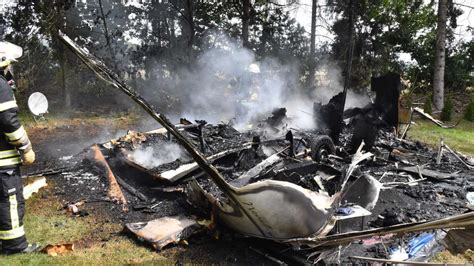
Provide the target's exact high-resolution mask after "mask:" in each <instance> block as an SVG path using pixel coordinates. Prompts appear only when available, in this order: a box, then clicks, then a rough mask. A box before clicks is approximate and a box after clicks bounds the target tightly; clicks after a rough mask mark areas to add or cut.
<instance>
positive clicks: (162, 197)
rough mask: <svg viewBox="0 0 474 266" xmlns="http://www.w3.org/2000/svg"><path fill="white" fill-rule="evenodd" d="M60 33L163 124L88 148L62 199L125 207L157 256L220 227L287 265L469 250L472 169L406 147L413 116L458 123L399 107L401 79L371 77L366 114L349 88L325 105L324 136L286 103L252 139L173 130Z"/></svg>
mask: <svg viewBox="0 0 474 266" xmlns="http://www.w3.org/2000/svg"><path fill="white" fill-rule="evenodd" d="M60 37H61V39H62V40H63V41H64V42H65V44H66V45H67V46H68V47H69V48H71V50H72V51H73V52H74V53H75V54H76V55H78V57H79V58H80V59H81V60H82V61H83V62H84V63H86V65H87V66H88V67H90V68H91V69H92V70H93V71H94V72H95V73H96V74H97V75H98V76H99V77H100V78H102V79H104V80H106V81H107V82H109V83H110V84H112V85H113V86H114V87H115V88H117V89H120V90H122V91H123V92H125V93H126V94H127V95H128V96H130V97H131V98H132V99H133V100H135V101H136V102H137V103H138V104H139V105H140V106H142V107H143V108H144V109H145V110H146V111H147V112H148V113H149V114H150V115H151V116H152V117H153V118H154V119H155V120H156V121H158V122H159V123H160V124H161V125H162V126H163V128H160V129H157V130H154V131H151V132H145V133H138V132H133V131H130V132H129V133H128V134H127V135H126V136H123V137H121V138H119V139H116V140H111V141H109V142H107V143H103V144H100V145H96V146H94V147H92V149H91V151H89V152H88V153H89V154H88V156H86V157H87V159H86V160H84V161H82V162H80V163H79V164H78V165H77V166H76V167H74V171H75V172H74V171H73V172H72V173H71V172H69V173H63V175H65V176H67V179H68V182H70V183H71V184H70V185H69V186H68V187H67V191H65V192H64V193H67V195H68V196H69V197H71V198H74V199H73V200H71V202H72V203H74V200H77V201H79V200H80V199H82V200H83V201H84V200H85V201H88V200H89V201H91V202H93V201H94V199H96V200H97V199H98V200H101V199H102V200H103V199H107V200H110V201H113V202H115V203H117V205H114V206H120V208H117V207H113V208H107V209H106V210H108V211H110V212H114V215H113V216H114V217H115V218H118V220H119V221H121V222H123V223H125V227H126V228H127V230H128V231H130V232H132V233H133V234H134V235H136V236H137V237H138V238H139V239H142V240H144V241H146V242H149V243H150V244H151V245H152V246H153V247H154V248H156V249H158V250H161V249H162V248H164V247H165V246H166V245H168V244H170V243H178V242H180V241H181V240H184V239H187V238H189V237H190V236H192V235H193V234H194V233H197V232H213V231H216V230H218V231H227V232H232V234H234V235H238V236H243V237H246V238H248V239H249V243H251V244H250V248H251V249H252V250H253V251H255V252H256V253H258V254H261V255H262V256H264V257H265V258H267V259H269V260H271V261H273V262H277V263H284V262H287V263H294V262H297V263H303V264H306V263H316V262H326V263H337V262H349V261H359V260H362V261H382V262H383V261H385V262H386V261H405V260H411V261H426V260H429V259H430V257H432V256H433V255H434V254H436V253H437V252H438V251H439V250H441V249H444V248H449V249H452V250H454V251H456V252H462V251H463V250H465V249H466V248H472V243H469V240H471V241H472V238H469V237H468V238H467V239H466V238H465V237H466V236H469V234H472V231H470V230H469V229H468V228H469V227H471V228H472V226H473V224H474V212H472V211H471V208H472V201H473V199H472V198H473V196H472V193H473V192H472V190H473V179H472V176H473V173H474V171H473V169H474V164H473V163H472V160H471V159H470V158H468V157H466V156H463V155H462V154H459V153H457V152H455V151H453V150H452V149H450V148H449V146H447V145H446V144H444V143H442V142H440V145H439V148H438V149H436V150H432V149H429V148H428V147H426V146H425V145H423V144H420V143H418V142H413V141H409V140H406V139H405V136H406V133H407V131H408V129H409V126H410V125H411V122H412V121H411V119H412V117H413V114H414V113H416V114H418V115H422V116H424V117H425V118H427V119H430V120H431V121H433V122H434V123H436V124H438V125H439V126H440V127H450V126H447V125H444V124H442V123H441V122H440V121H438V120H436V119H434V118H432V117H430V116H429V115H427V114H425V113H423V112H422V111H421V110H420V109H417V108H415V109H413V110H402V109H401V108H399V95H400V78H399V76H398V75H395V74H389V75H386V76H383V77H379V78H374V79H373V80H372V86H371V88H372V90H373V91H375V93H376V97H375V100H374V101H373V103H371V104H369V105H368V106H365V107H361V108H353V109H349V110H345V111H343V110H344V102H345V99H344V97H345V95H344V94H343V93H341V94H338V95H336V96H334V97H333V98H332V99H331V100H330V101H329V103H326V104H321V103H316V104H315V105H314V106H313V109H314V117H315V122H316V125H317V126H318V128H317V129H315V130H298V129H294V128H291V127H289V126H288V125H289V124H291V123H290V121H289V119H290V118H288V117H286V109H284V108H278V109H275V111H274V112H273V113H272V114H269V115H267V117H268V118H266V119H261V120H260V121H258V123H254V124H257V126H255V127H254V128H253V129H251V130H248V131H245V132H241V131H238V130H236V129H235V128H233V127H232V126H231V125H229V124H218V125H211V124H208V123H206V122H205V121H195V122H191V121H188V120H186V119H182V120H181V121H180V122H179V123H178V124H176V125H173V124H171V123H170V122H169V120H168V119H167V118H166V117H165V116H164V115H163V114H160V113H159V112H157V111H156V110H155V109H154V108H153V107H152V106H150V105H149V104H148V103H147V102H146V100H145V99H143V98H142V97H141V96H140V95H138V94H137V93H136V92H134V91H133V90H132V89H131V88H130V87H128V86H127V85H126V84H125V83H124V82H122V81H121V80H119V79H118V78H117V77H116V76H115V75H114V74H113V73H112V72H111V71H110V70H109V69H107V68H106V67H105V65H104V64H103V63H102V62H100V61H99V60H98V59H96V58H95V57H93V56H92V55H91V54H89V53H88V52H87V51H86V50H84V49H81V48H80V47H78V46H77V45H76V44H75V43H74V42H73V41H71V40H70V39H69V38H67V36H64V35H62V34H60ZM346 122H347V123H346ZM91 166H92V167H91ZM92 169H95V170H94V171H92ZM90 172H93V173H95V174H90ZM99 176H104V177H107V178H106V180H107V181H105V180H104V179H103V178H102V179H100V178H98V177H99ZM82 177H84V178H87V179H86V180H84V178H82ZM78 183H80V184H81V185H76V186H75V185H74V184H78ZM88 197H89V198H88ZM73 205H74V204H73ZM471 230H472V229H471ZM206 236H207V235H206V234H204V237H206ZM201 237H202V234H201ZM463 237H464V239H463ZM209 241H212V240H211V238H210V237H209ZM453 243H457V244H456V245H454V244H453ZM460 243H463V244H460ZM191 245H192V243H191Z"/></svg>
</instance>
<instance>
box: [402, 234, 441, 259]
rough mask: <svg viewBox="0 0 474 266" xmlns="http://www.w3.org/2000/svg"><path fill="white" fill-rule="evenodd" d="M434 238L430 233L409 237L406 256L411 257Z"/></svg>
mask: <svg viewBox="0 0 474 266" xmlns="http://www.w3.org/2000/svg"><path fill="white" fill-rule="evenodd" d="M433 238H434V234H432V233H423V234H421V235H419V236H418V237H415V238H413V239H411V240H410V241H409V242H408V249H407V251H408V257H410V258H412V257H414V256H415V255H416V253H418V251H420V250H421V249H422V248H423V247H424V246H425V245H427V244H428V243H430V242H431V241H432V240H433Z"/></svg>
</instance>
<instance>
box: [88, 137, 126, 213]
mask: <svg viewBox="0 0 474 266" xmlns="http://www.w3.org/2000/svg"><path fill="white" fill-rule="evenodd" d="M91 153H92V154H91V155H92V156H91V157H92V159H93V162H94V163H95V164H96V165H97V166H98V167H99V169H100V171H101V172H103V174H104V175H105V176H106V177H107V181H108V183H109V189H108V191H107V196H108V197H109V198H110V199H111V200H113V201H115V202H117V203H120V204H122V207H123V210H124V211H128V206H127V200H126V199H125V196H124V195H123V193H122V190H121V189H120V186H119V184H118V183H117V179H116V177H115V175H114V173H113V172H112V169H111V168H110V166H109V164H108V163H107V161H106V160H105V157H104V155H103V154H102V152H101V151H100V148H99V146H97V145H94V146H92V147H91Z"/></svg>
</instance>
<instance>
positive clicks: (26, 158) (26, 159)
mask: <svg viewBox="0 0 474 266" xmlns="http://www.w3.org/2000/svg"><path fill="white" fill-rule="evenodd" d="M22 157H23V158H22V159H23V165H32V164H33V163H34V162H35V158H36V155H35V152H34V151H33V149H30V150H29V151H27V152H25V153H23V156H22Z"/></svg>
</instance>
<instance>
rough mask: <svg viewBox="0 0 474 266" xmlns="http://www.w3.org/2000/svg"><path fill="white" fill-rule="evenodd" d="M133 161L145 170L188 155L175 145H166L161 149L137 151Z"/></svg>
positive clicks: (133, 155)
mask: <svg viewBox="0 0 474 266" xmlns="http://www.w3.org/2000/svg"><path fill="white" fill-rule="evenodd" d="M131 156H132V160H133V161H134V162H136V163H138V164H139V165H141V166H143V167H145V168H155V167H157V166H160V165H162V164H165V163H170V162H173V161H175V160H177V159H179V158H183V157H184V156H186V154H185V153H184V152H183V150H182V149H181V147H180V146H179V145H178V144H175V143H166V144H163V145H160V146H159V147H146V148H142V149H137V150H135V151H134V152H133V153H132V155H131Z"/></svg>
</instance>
